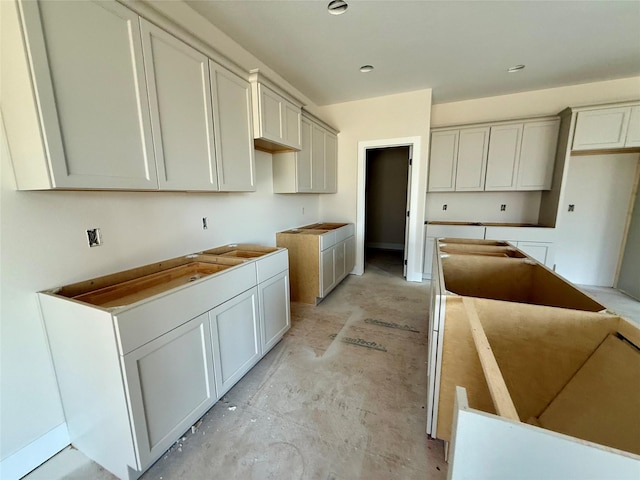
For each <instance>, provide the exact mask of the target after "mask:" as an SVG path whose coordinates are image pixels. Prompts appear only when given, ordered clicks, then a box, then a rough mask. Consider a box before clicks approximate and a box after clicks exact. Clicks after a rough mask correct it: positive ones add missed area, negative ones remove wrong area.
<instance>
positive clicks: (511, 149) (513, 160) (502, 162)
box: [485, 123, 523, 190]
mask: <svg viewBox="0 0 640 480" xmlns="http://www.w3.org/2000/svg"><path fill="white" fill-rule="evenodd" d="M522 129H523V124H522V123H516V124H509V125H500V126H495V127H491V140H490V142H489V155H488V158H487V178H486V182H485V190H515V189H516V178H517V172H518V157H519V154H520V143H521V141H522Z"/></svg>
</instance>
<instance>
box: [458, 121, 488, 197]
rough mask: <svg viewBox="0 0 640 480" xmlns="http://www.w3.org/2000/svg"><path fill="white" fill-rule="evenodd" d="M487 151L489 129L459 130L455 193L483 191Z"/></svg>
mask: <svg viewBox="0 0 640 480" xmlns="http://www.w3.org/2000/svg"><path fill="white" fill-rule="evenodd" d="M488 150H489V127H486V128H475V129H472V130H460V139H459V140H458V163H457V166H456V184H455V185H456V191H460V192H479V191H482V190H484V176H485V172H486V168H487V153H488Z"/></svg>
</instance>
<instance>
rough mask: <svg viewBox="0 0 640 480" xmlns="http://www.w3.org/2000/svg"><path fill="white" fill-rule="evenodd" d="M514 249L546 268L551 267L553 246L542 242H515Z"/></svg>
mask: <svg viewBox="0 0 640 480" xmlns="http://www.w3.org/2000/svg"><path fill="white" fill-rule="evenodd" d="M516 247H518V249H520V250H522V251H523V252H524V253H526V254H527V255H529V256H530V257H532V258H534V259H535V260H537V261H538V262H540V263H542V264H543V265H546V266H548V267H549V266H552V265H553V255H552V252H553V244H552V243H543V242H517V243H516Z"/></svg>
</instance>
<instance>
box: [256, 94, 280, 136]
mask: <svg viewBox="0 0 640 480" xmlns="http://www.w3.org/2000/svg"><path fill="white" fill-rule="evenodd" d="M259 89H260V119H261V122H260V125H261V126H262V137H263V138H266V139H267V140H273V141H275V142H278V143H282V139H283V131H282V98H281V97H280V95H278V94H277V93H275V92H272V91H271V90H269V89H268V88H267V87H265V86H264V85H259Z"/></svg>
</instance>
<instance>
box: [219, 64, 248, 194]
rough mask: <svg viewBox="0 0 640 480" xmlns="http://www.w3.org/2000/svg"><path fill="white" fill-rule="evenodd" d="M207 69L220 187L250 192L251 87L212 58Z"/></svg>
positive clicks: (222, 189) (221, 188)
mask: <svg viewBox="0 0 640 480" xmlns="http://www.w3.org/2000/svg"><path fill="white" fill-rule="evenodd" d="M209 70H210V72H211V92H212V97H213V119H214V121H213V126H214V130H215V136H216V160H217V170H218V182H219V189H220V191H222V192H253V191H255V190H256V180H255V160H254V147H253V135H252V132H253V125H252V124H251V86H250V85H249V82H247V81H246V80H243V79H242V78H240V77H238V76H237V75H234V74H233V73H231V72H229V71H228V70H226V69H224V68H222V67H221V66H220V65H218V64H216V63H214V62H212V61H209Z"/></svg>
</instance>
